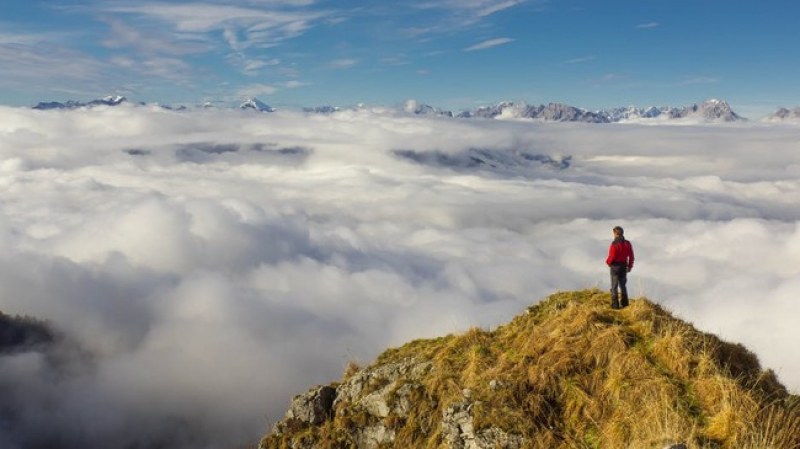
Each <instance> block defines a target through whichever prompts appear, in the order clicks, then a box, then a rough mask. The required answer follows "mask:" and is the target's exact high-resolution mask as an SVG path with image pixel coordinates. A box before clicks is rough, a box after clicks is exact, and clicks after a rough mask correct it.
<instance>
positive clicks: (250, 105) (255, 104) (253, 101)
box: [239, 97, 275, 112]
mask: <svg viewBox="0 0 800 449" xmlns="http://www.w3.org/2000/svg"><path fill="white" fill-rule="evenodd" d="M239 109H245V110H247V109H252V110H255V111H258V112H275V109H274V108H273V107H271V106H269V105H268V104H266V103H264V102H263V101H261V100H259V99H258V98H256V97H248V98H245V99H244V101H243V102H242V104H240V105H239Z"/></svg>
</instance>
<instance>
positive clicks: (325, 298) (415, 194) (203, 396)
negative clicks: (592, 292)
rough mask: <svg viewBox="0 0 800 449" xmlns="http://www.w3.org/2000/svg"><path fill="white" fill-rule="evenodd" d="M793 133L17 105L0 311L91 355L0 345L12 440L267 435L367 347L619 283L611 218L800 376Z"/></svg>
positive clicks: (677, 280)
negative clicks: (611, 253)
mask: <svg viewBox="0 0 800 449" xmlns="http://www.w3.org/2000/svg"><path fill="white" fill-rule="evenodd" d="M798 132H800V131H799V130H798V128H796V127H773V126H765V125H761V126H755V125H737V126H664V127H659V126H637V125H630V126H608V125H600V126H596V125H585V124H563V125H562V124H536V123H529V122H504V121H482V120H453V119H435V118H420V117H414V116H407V115H403V114H399V113H394V112H391V111H386V110H361V111H343V112H339V113H336V114H333V115H330V116H305V115H300V114H293V113H281V112H279V113H274V114H268V115H267V114H257V113H251V114H247V113H242V112H239V111H212V110H206V111H190V112H182V113H176V112H171V111H166V110H161V109H157V108H152V109H151V108H148V107H129V106H122V107H118V108H111V109H107V108H96V109H92V110H76V111H70V112H63V111H49V112H45V111H32V110H26V109H14V108H0V188H1V189H2V190H0V191H2V192H3V193H2V196H0V310H2V311H3V312H5V313H11V314H21V315H31V316H35V317H38V318H43V319H48V320H50V321H51V322H52V323H53V324H54V325H55V326H56V327H58V328H59V329H60V330H61V331H62V332H63V333H64V334H66V335H68V336H69V339H70V340H71V341H74V342H75V343H74V345H75V346H77V347H79V348H80V350H75V349H74V348H73V349H69V348H66V347H65V348H59V349H58V351H57V353H58V354H59V356H58V357H55V356H53V355H52V354H51V355H44V354H42V353H36V352H25V353H19V354H14V355H10V354H6V355H0V391H4V392H10V393H9V394H8V397H9V400H8V401H7V402H6V404H4V405H3V407H4V410H3V411H4V413H5V415H4V416H11V417H12V418H11V419H12V420H13V424H14V425H13V426H10V427H6V428H3V429H0V445H1V446H3V447H9V448H14V449H16V448H22V447H25V446H30V445H33V444H43V443H47V444H49V445H50V447H57V445H56V443H55V441H60V442H61V443H60V444H61V447H86V448H100V447H107V445H108V443H109V441H114V442H115V444H117V445H118V446H120V447H125V446H127V445H131V446H133V445H135V444H140V445H142V446H140V447H156V446H157V445H158V444H161V443H165V442H167V443H169V447H174V448H184V447H185V448H188V447H193V448H196V447H209V448H212V447H231V446H234V445H236V444H239V443H242V442H246V441H248V440H254V439H256V438H258V436H259V435H260V434H262V433H263V432H265V431H266V430H267V428H268V425H269V424H270V423H271V422H273V421H275V420H276V419H278V418H279V417H280V415H281V414H282V413H283V412H284V410H285V409H286V405H287V401H288V400H289V398H290V397H291V396H292V395H293V394H297V393H299V392H301V391H303V390H304V389H305V388H307V387H310V386H312V385H314V384H317V383H323V382H329V381H331V380H333V379H336V378H338V377H339V376H340V374H341V371H342V369H343V367H344V366H345V365H346V363H347V362H348V361H349V360H351V359H357V360H360V361H362V362H369V361H370V360H371V359H372V358H373V357H374V356H375V355H376V354H378V353H379V352H380V351H382V350H383V349H384V348H385V347H386V346H389V345H398V344H401V343H403V342H405V341H407V340H409V339H412V338H420V337H430V336H435V335H441V334H444V333H447V332H453V331H460V330H464V329H467V328H469V327H470V326H483V327H493V326H496V325H498V324H501V323H503V322H505V321H506V320H508V319H510V318H511V317H512V316H514V315H515V314H517V313H519V312H520V311H521V310H523V309H524V308H525V307H526V306H527V305H530V304H531V303H533V302H535V301H537V300H538V299H541V298H542V297H544V296H545V295H547V294H549V293H551V292H553V291H555V290H568V289H576V288H585V287H592V286H599V287H601V288H606V285H607V283H608V279H607V273H606V269H605V266H604V265H603V260H604V256H605V251H606V249H607V245H608V243H609V238H610V234H611V232H610V230H611V228H612V227H613V226H614V225H617V224H620V225H622V226H624V227H625V228H626V234H627V235H628V237H629V238H630V239H631V240H632V241H633V243H634V245H635V249H636V251H637V256H638V261H637V265H636V269H635V271H634V272H633V273H632V276H631V290H632V292H633V293H634V294H635V295H647V296H648V297H650V298H651V299H653V300H657V301H659V302H661V303H663V304H664V305H665V306H666V307H668V308H669V309H671V310H673V311H675V312H676V313H677V314H678V315H679V316H681V317H683V318H685V319H687V320H689V321H692V322H693V323H695V325H697V326H698V327H699V328H701V329H703V330H706V331H709V332H714V333H717V334H719V335H720V336H722V337H723V338H725V339H729V340H733V341H737V342H741V343H743V344H745V345H747V346H748V347H749V348H751V349H753V350H754V351H755V352H756V353H757V354H758V355H759V357H760V359H761V360H762V363H763V364H764V365H765V367H768V368H772V369H775V370H776V371H777V372H778V374H779V377H780V378H781V380H782V381H783V382H785V383H786V384H787V385H788V386H789V387H790V388H792V389H793V390H794V391H795V392H797V391H798V390H800V362H798V360H800V353H798V349H797V347H796V345H795V344H794V343H793V342H795V341H797V338H798V336H799V335H798V331H797V330H796V326H794V319H795V317H796V316H797V315H798V308H799V307H800V306H799V305H798V303H797V301H796V298H797V295H798V293H799V292H800V280H798V279H800V276H798V274H800V226H798V225H797V223H798V221H799V220H800V206H798V205H797V202H796V198H798V195H799V194H800V181H798V179H800V176H798V175H800V163H798V159H797V151H796V142H797V138H798ZM54 360H58V361H59V362H58V363H56V362H54ZM42 429H44V430H42ZM56 438H58V440H56Z"/></svg>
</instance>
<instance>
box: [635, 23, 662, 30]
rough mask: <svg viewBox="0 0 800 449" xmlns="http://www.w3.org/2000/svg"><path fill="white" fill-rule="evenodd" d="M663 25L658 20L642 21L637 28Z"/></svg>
mask: <svg viewBox="0 0 800 449" xmlns="http://www.w3.org/2000/svg"><path fill="white" fill-rule="evenodd" d="M659 26H661V24H660V23H658V22H647V23H640V24H638V25H636V29H637V30H642V29H647V28H658V27H659Z"/></svg>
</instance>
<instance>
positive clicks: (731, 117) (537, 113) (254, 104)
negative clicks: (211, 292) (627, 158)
mask: <svg viewBox="0 0 800 449" xmlns="http://www.w3.org/2000/svg"><path fill="white" fill-rule="evenodd" d="M122 104H132V103H131V102H130V101H129V100H128V99H127V98H126V97H124V96H119V95H113V96H106V97H103V98H100V99H95V100H91V101H89V102H86V103H84V102H80V101H75V100H69V101H67V102H64V103H61V102H57V101H49V102H40V103H38V104H36V105H35V106H33V109H37V110H53V109H64V110H71V109H80V108H92V107H97V106H112V107H113V106H119V105H122ZM136 104H138V105H140V106H146V105H147V104H146V103H136ZM158 105H159V106H160V107H162V108H165V109H169V110H177V111H183V110H187V109H189V108H187V107H186V106H179V107H172V106H167V105H163V104H158ZM199 107H201V108H205V109H209V108H214V107H215V106H213V105H212V104H210V103H205V104H204V105H202V106H199ZM238 108H239V109H241V110H251V111H256V112H275V111H277V109H276V108H273V107H272V106H270V105H268V104H266V103H264V102H263V101H261V100H259V99H258V98H255V97H247V98H245V99H244V100H243V101H242V102H241V103H240V104H239V106H238ZM368 108H369V106H367V105H364V104H358V105H356V106H353V107H338V106H331V105H322V106H314V107H303V108H302V109H301V110H302V112H304V113H307V114H334V113H337V112H341V111H347V110H361V109H368ZM395 109H396V110H398V111H400V112H404V113H408V114H412V115H421V116H434V117H445V118H483V119H498V120H536V121H544V122H584V123H626V122H651V123H654V122H656V123H657V122H671V121H676V120H678V121H680V120H684V121H686V120H691V121H698V122H706V123H728V122H741V121H747V120H748V119H747V118H745V117H742V116H741V115H739V114H737V113H736V112H735V111H734V110H733V109H732V108H731V106H730V104H729V103H728V102H727V101H724V100H718V99H713V98H712V99H707V100H705V101H703V102H700V103H694V104H692V105H688V106H681V107H676V106H658V107H657V106H648V107H638V106H624V107H616V108H610V109H600V110H589V109H585V108H579V107H576V106H571V105H568V104H564V103H548V104H546V105H545V104H540V105H531V104H528V103H526V102H515V101H501V102H499V103H496V104H494V105H488V106H480V107H478V108H475V109H470V110H463V111H458V112H453V111H450V110H447V109H441V108H437V107H434V106H431V105H428V104H425V103H420V102H418V101H416V100H407V101H406V102H404V103H403V104H402V105H401V106H400V107H397V108H395ZM760 121H764V122H784V121H785V122H795V121H800V107H795V108H792V109H788V108H784V107H781V108H779V109H778V110H777V111H775V112H774V113H772V114H770V115H768V116H766V117H764V118H762V119H761V120H760Z"/></svg>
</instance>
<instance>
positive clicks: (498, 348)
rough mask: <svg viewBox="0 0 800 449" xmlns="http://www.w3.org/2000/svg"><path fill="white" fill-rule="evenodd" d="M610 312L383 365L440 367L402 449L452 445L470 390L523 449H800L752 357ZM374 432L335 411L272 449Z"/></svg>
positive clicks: (781, 398)
mask: <svg viewBox="0 0 800 449" xmlns="http://www.w3.org/2000/svg"><path fill="white" fill-rule="evenodd" d="M608 303H609V295H608V294H607V293H605V292H601V291H599V290H586V291H578V292H563V293H557V294H554V295H552V296H551V297H549V298H547V299H546V300H544V301H542V302H541V303H540V304H537V305H535V306H533V307H530V308H528V309H527V310H526V312H525V313H524V314H522V315H519V316H517V317H516V318H514V319H513V320H512V321H511V322H510V323H509V324H507V325H505V326H502V327H499V328H497V329H496V330H494V331H493V332H487V331H484V330H481V329H477V328H476V329H470V330H469V331H468V332H466V333H464V334H462V335H458V336H454V335H450V336H447V337H443V338H438V339H434V340H417V341H414V342H411V343H409V344H407V345H404V346H402V347H399V348H393V349H390V350H388V351H386V352H384V353H383V354H382V355H381V356H380V357H379V358H378V360H377V362H376V364H375V365H379V364H384V363H390V362H399V361H402V360H407V359H409V358H411V359H416V360H420V361H430V362H432V363H433V369H431V371H430V373H429V374H428V375H427V376H426V377H425V378H424V379H423V380H422V382H421V385H419V386H418V388H416V389H415V390H414V393H413V400H414V402H415V404H416V407H414V409H413V410H412V411H411V413H410V414H409V415H408V416H407V417H405V418H402V419H399V418H398V419H391V417H390V418H387V419H388V421H384V423H385V424H387V425H391V426H392V427H393V428H394V429H395V431H396V439H395V445H394V447H397V448H408V449H413V448H442V447H445V446H446V444H445V442H444V440H443V438H442V435H440V433H439V429H440V421H441V417H442V414H443V411H444V410H445V409H446V408H447V407H448V406H449V405H451V404H454V403H457V402H459V401H463V400H464V398H463V393H462V392H463V390H464V389H465V388H468V389H470V390H471V392H472V394H471V398H470V400H472V401H474V402H475V404H474V406H473V407H472V409H471V413H472V415H473V418H474V423H473V424H474V427H475V429H476V430H481V429H486V428H490V427H494V428H499V429H502V430H503V431H505V432H508V433H512V434H517V435H521V436H522V437H523V438H524V442H525V443H524V447H526V448H548V449H549V448H570V449H574V448H598V449H599V448H614V449H624V448H637V449H649V448H657V449H660V448H662V447H664V446H665V445H666V444H669V443H674V442H684V443H686V444H687V446H688V447H689V448H691V449H734V448H735V449H779V448H780V449H800V405H798V404H800V400H798V398H797V396H792V395H789V394H788V393H787V392H786V390H785V388H784V387H783V386H781V385H780V384H779V383H778V381H777V380H776V379H775V376H774V373H771V372H769V371H767V372H763V371H761V368H760V367H759V364H758V361H757V359H756V357H755V356H754V355H753V354H752V353H750V352H749V351H747V350H746V349H745V348H744V347H742V346H741V345H736V344H730V343H726V342H723V341H721V340H719V339H718V338H717V337H715V336H713V335H709V334H704V333H701V332H699V331H697V330H696V329H694V328H693V327H692V326H691V325H689V324H687V323H685V322H683V321H680V320H678V319H676V318H674V317H673V316H671V315H670V314H669V313H668V312H667V311H665V310H664V309H663V308H662V307H661V306H659V305H657V304H654V303H652V302H650V301H648V300H646V299H644V298H639V299H636V300H634V301H632V304H631V306H630V307H628V308H626V309H624V310H622V311H614V310H611V309H610V308H609V307H608ZM348 371H351V370H348ZM352 374H353V373H352V372H349V373H348V376H346V377H349V376H351V375H352ZM492 381H496V382H495V383H494V385H495V387H494V388H491V387H490V384H491V383H492ZM497 385H500V387H497ZM372 421H374V417H370V416H368V415H366V414H364V413H358V412H357V411H347V410H342V411H339V410H337V413H336V418H335V420H334V421H333V422H330V423H326V424H324V425H323V426H321V427H318V428H314V429H302V430H301V431H300V432H298V433H296V434H286V435H283V436H282V437H280V438H271V437H268V438H266V439H265V440H264V442H263V443H262V445H263V447H265V448H283V447H290V444H289V442H290V441H291V440H295V441H297V438H309V437H313V438H314V439H315V441H316V442H317V445H316V446H315V447H318V448H349V447H355V446H354V445H353V441H352V440H351V439H349V437H348V435H349V432H348V431H349V430H351V429H352V428H353V427H355V426H363V425H368V424H369V423H370V422H372Z"/></svg>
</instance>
